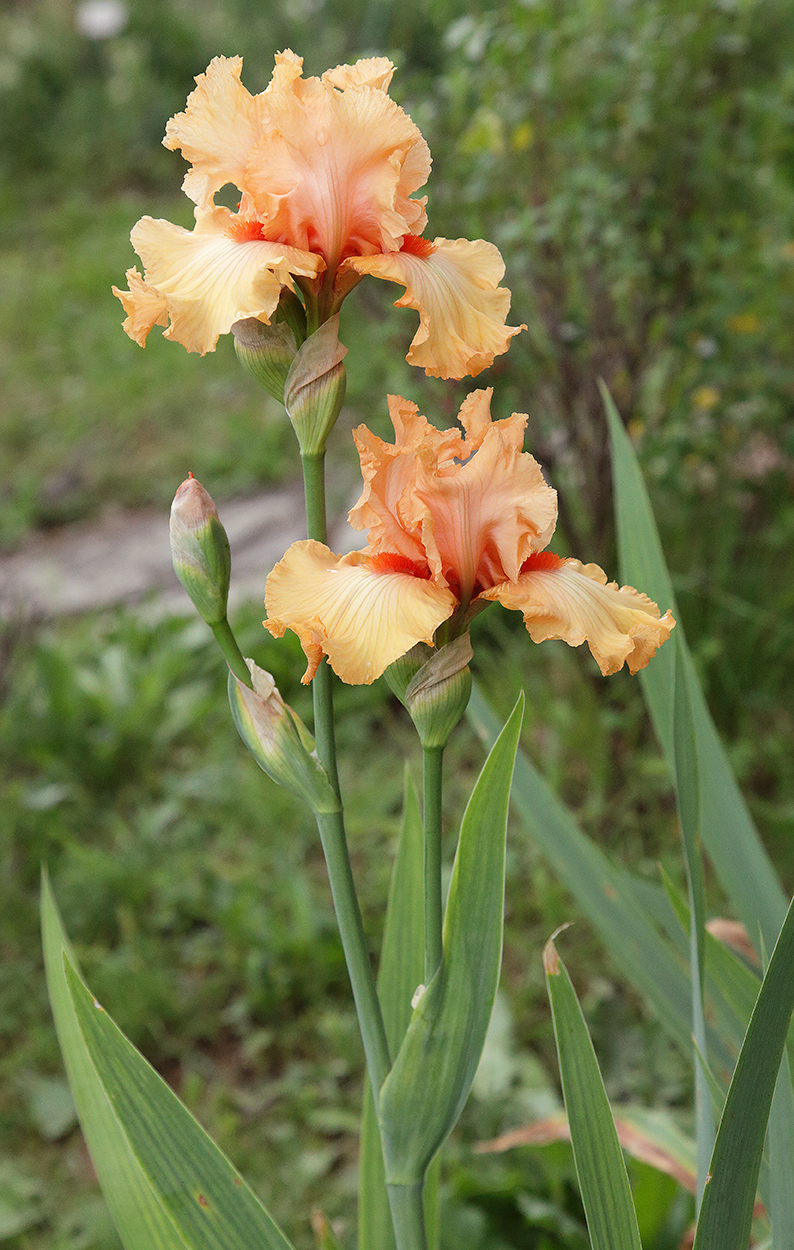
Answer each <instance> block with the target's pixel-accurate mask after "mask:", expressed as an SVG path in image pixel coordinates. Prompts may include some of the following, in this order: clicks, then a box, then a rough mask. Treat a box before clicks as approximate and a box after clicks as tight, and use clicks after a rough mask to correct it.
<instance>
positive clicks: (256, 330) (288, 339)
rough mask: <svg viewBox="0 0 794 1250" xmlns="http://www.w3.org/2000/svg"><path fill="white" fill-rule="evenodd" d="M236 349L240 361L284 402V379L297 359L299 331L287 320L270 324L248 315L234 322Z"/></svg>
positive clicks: (271, 392)
mask: <svg viewBox="0 0 794 1250" xmlns="http://www.w3.org/2000/svg"><path fill="white" fill-rule="evenodd" d="M232 334H233V335H234V350H235V352H236V354H237V359H238V360H239V361H240V364H241V365H242V366H243V368H244V369H245V370H246V372H248V373H250V374H251V377H252V378H254V379H255V380H256V381H257V382H258V383H259V384H260V386H264V388H265V390H267V391H269V392H270V394H271V395H272V396H273V398H274V399H277V400H278V402H279V403H280V404H283V403H284V383H285V382H286V380H287V374H288V373H289V371H290V366H291V364H292V362H293V360H294V359H295V353H296V351H297V347H296V346H295V334H294V333H293V331H292V329H291V328H290V326H288V325H287V323H286V322H284V321H279V322H274V323H272V324H271V325H266V324H265V323H264V322H263V321H259V320H258V318H256V317H245V318H243V320H242V321H235V323H234V325H233V326H232Z"/></svg>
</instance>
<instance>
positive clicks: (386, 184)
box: [244, 58, 430, 268]
mask: <svg viewBox="0 0 794 1250" xmlns="http://www.w3.org/2000/svg"><path fill="white" fill-rule="evenodd" d="M386 65H388V62H385V61H384V60H383V59H382V58H375V59H373V60H372V61H370V62H359V65H358V67H356V66H353V67H350V66H340V67H339V68H338V69H337V70H335V71H331V74H330V76H328V75H327V76H326V77H325V78H323V79H319V78H306V79H303V78H295V77H293V78H292V79H291V80H289V81H288V82H286V81H285V82H284V83H283V84H281V83H280V84H279V86H278V89H277V88H276V82H275V78H274V82H273V83H272V84H271V86H270V87H269V88H268V90H267V91H266V92H265V96H266V118H265V121H264V125H263V130H262V133H261V135H260V137H259V141H258V143H257V144H256V145H255V147H254V148H252V150H251V152H250V154H249V158H248V166H247V169H246V173H245V177H244V183H245V189H246V190H247V191H249V192H250V193H251V194H252V196H253V198H254V202H255V204H256V210H257V216H258V217H259V218H260V219H261V220H262V221H263V222H264V223H265V226H266V229H267V235H268V238H271V239H283V240H285V241H286V242H289V243H290V244H292V245H293V246H294V247H299V248H302V249H304V250H307V251H317V252H320V253H321V254H322V256H323V257H324V258H325V260H326V262H327V264H328V266H329V268H336V266H337V265H338V264H339V262H340V261H341V260H343V259H344V258H345V257H346V256H349V255H357V254H367V253H370V252H379V251H382V250H393V249H395V248H398V247H399V246H400V244H401V242H402V240H403V237H404V236H405V235H406V234H409V233H417V232H418V231H419V230H422V229H424V223H425V222H426V214H425V210H424V203H425V202H424V200H412V199H411V198H410V197H411V195H412V194H413V192H414V191H416V190H417V189H418V188H419V187H421V186H422V185H423V184H424V183H425V182H426V181H427V176H428V174H429V172H430V151H429V149H428V147H427V144H426V143H425V141H424V139H423V138H422V135H421V132H420V131H419V129H418V127H417V126H415V125H414V123H413V122H412V121H411V119H410V117H408V116H407V114H406V113H404V112H403V110H402V109H401V108H399V106H398V105H397V104H395V103H394V101H393V100H392V99H391V98H390V97H389V96H388V95H387V94H386V92H385V90H383V88H382V86H381V85H380V84H381V83H382V82H383V81H385V77H386V69H385V66H386ZM334 79H336V80H338V83H339V84H341V85H342V87H343V89H342V90H339V89H338V86H337V85H334ZM357 79H360V81H357Z"/></svg>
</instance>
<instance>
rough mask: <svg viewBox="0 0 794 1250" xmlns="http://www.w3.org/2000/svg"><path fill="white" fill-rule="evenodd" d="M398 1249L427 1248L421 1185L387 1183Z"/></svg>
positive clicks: (424, 1249)
mask: <svg viewBox="0 0 794 1250" xmlns="http://www.w3.org/2000/svg"><path fill="white" fill-rule="evenodd" d="M386 1189H387V1191H388V1194H389V1207H390V1208H391V1218H392V1224H393V1225H394V1240H395V1242H396V1245H397V1250H427V1234H426V1232H425V1212H424V1204H423V1202H422V1186H421V1185H387V1186H386Z"/></svg>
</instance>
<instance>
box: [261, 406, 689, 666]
mask: <svg viewBox="0 0 794 1250" xmlns="http://www.w3.org/2000/svg"><path fill="white" fill-rule="evenodd" d="M490 405H491V391H490V390H487V391H474V392H472V394H470V395H469V396H468V398H467V399H466V400H465V401H464V404H463V407H462V408H461V411H460V422H461V425H462V426H463V433H461V431H460V430H459V429H449V430H437V429H436V428H435V427H434V426H432V425H431V424H430V423H429V422H428V421H427V420H426V419H425V418H424V417H422V416H420V415H419V412H418V410H417V407H416V405H415V404H411V403H408V402H407V401H406V400H404V399H401V398H399V396H389V412H390V415H391V419H392V424H393V426H394V431H395V441H394V443H393V444H392V443H385V442H383V441H382V440H381V439H380V438H377V437H376V436H375V435H374V434H372V433H371V432H370V431H369V430H368V429H367V427H366V426H363V425H362V426H359V427H358V429H357V430H356V431H354V435H355V439H356V445H357V447H358V452H359V456H360V459H361V471H362V474H363V477H364V491H363V494H362V496H361V498H360V500H359V501H358V503H357V504H356V506H355V507H354V508H353V510H352V512H351V513H350V521H351V523H352V525H353V526H354V527H355V528H356V529H361V530H364V529H365V530H367V531H368V534H367V539H368V545H367V548H366V549H365V550H364V551H354V552H352V553H351V554H350V555H346V556H337V555H334V553H333V552H331V551H330V550H329V549H328V548H327V547H325V546H323V544H322V543H318V542H313V541H304V542H297V543H293V545H292V546H291V547H290V548H289V550H288V551H287V553H286V555H285V556H284V558H283V559H282V560H280V561H279V563H278V564H277V565H276V567H275V568H274V570H273V572H272V573H271V574H270V576H269V577H268V579H267V590H266V596H265V606H266V608H267V613H268V619H267V620H266V621H265V628H266V629H268V630H269V631H270V633H271V634H273V635H274V636H275V637H276V638H280V637H281V636H282V634H283V633H284V632H285V630H287V629H291V630H293V631H294V632H295V633H296V634H297V635H298V637H299V638H300V641H301V644H302V646H303V650H304V652H305V653H306V657H307V659H308V662H309V664H308V668H307V670H306V673H305V675H304V677H303V681H304V682H308V681H311V679H312V677H313V676H314V674H315V672H316V670H317V666H318V665H319V663H320V661H321V659H322V657H323V655H327V656H328V660H329V663H330V664H331V667H332V668H333V669H334V671H335V672H336V673H337V674H338V675H339V677H341V678H342V680H343V681H346V682H350V683H352V684H359V683H367V684H369V683H370V682H372V681H374V680H375V678H376V677H379V676H380V674H381V673H382V672H383V671H384V669H385V668H387V667H388V665H389V664H391V663H393V661H394V660H396V659H398V658H399V657H400V656H401V655H404V654H405V652H406V651H408V650H410V648H411V647H412V646H414V645H415V644H416V643H417V642H426V643H430V644H432V642H433V636H434V634H435V631H436V630H437V629H438V627H439V626H440V625H441V624H443V622H444V621H447V620H450V618H452V617H454V618H455V619H454V622H452V623H451V624H452V629H451V631H450V632H451V633H453V634H454V633H455V632H458V633H460V632H462V631H463V629H465V627H466V625H467V623H468V621H469V620H470V619H471V618H472V616H474V615H475V614H476V613H477V612H478V611H479V610H480V609H481V608H483V607H485V606H486V604H487V602H488V601H490V600H494V599H495V600H498V601H499V602H500V603H501V604H503V605H504V606H505V607H507V608H516V609H517V610H518V611H520V612H522V613H523V615H524V621H525V623H526V626H527V629H528V630H529V634H530V637H531V638H532V639H533V641H534V642H542V641H544V640H545V639H547V638H561V639H563V640H564V641H565V642H567V643H569V644H570V645H571V646H578V645H579V644H580V643H582V642H587V643H588V645H589V647H590V650H591V652H592V654H593V656H594V657H595V659H596V661H597V663H598V665H599V668H600V669H601V672H602V673H603V674H604V675H605V676H606V675H608V674H610V673H615V672H617V671H618V670H619V669H621V668H622V667H623V665H624V664H628V666H629V669H630V670H631V672H632V673H636V672H637V671H638V669H641V668H644V667H645V665H646V664H647V663H648V661H649V660H650V658H651V656H652V655H653V654H654V652H655V651H656V650H657V648H658V647H660V646H661V644H662V643H663V642H664V641H665V639H666V638H667V637H668V636H669V634H670V630H671V629H672V628H673V626H674V624H675V621H674V620H673V618H672V616H671V615H670V613H669V611H668V612H666V613H665V615H664V616H661V614H660V612H659V609H658V607H657V606H656V604H655V603H653V602H652V601H651V600H650V599H649V598H648V596H647V595H643V594H640V593H639V592H638V591H636V590H634V589H633V588H632V587H631V586H623V587H618V586H617V584H616V583H615V582H611V583H609V584H608V583H607V579H606V574H605V573H603V572H602V570H601V569H600V568H599V567H598V565H596V564H582V563H580V561H579V560H572V559H561V558H560V557H559V556H556V555H553V554H552V553H551V552H549V551H546V550H544V549H545V547H546V546H547V544H548V542H549V540H550V539H551V536H552V534H553V532H554V527H555V525H556V521H557V494H556V491H554V490H552V489H551V487H550V486H547V484H546V482H545V481H544V480H543V475H542V473H541V470H540V465H539V464H538V463H537V461H536V460H535V459H534V458H533V457H532V456H531V455H529V454H527V453H526V452H524V451H523V450H522V447H523V441H524V427H525V425H526V422H527V418H526V416H523V415H521V414H519V413H514V414H513V415H512V416H511V417H508V418H506V419H505V420H503V421H492V420H491V413H490Z"/></svg>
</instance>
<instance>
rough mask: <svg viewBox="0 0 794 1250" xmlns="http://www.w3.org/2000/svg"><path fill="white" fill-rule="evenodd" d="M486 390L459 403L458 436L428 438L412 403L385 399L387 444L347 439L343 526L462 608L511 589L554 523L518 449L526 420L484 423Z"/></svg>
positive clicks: (538, 477) (551, 498)
mask: <svg viewBox="0 0 794 1250" xmlns="http://www.w3.org/2000/svg"><path fill="white" fill-rule="evenodd" d="M491 395H492V392H491V391H490V390H487V391H472V392H471V394H470V395H468V396H467V398H466V399H465V400H464V402H463V406H462V407H461V410H460V422H461V425H462V426H463V429H464V431H465V435H463V434H461V431H460V430H459V429H455V428H453V429H449V430H437V429H436V428H435V427H434V426H432V425H431V424H430V423H429V421H427V420H426V419H425V418H424V417H422V416H420V415H419V412H418V409H417V407H416V405H415V404H410V403H408V402H407V401H406V400H404V399H401V398H400V397H399V396H394V395H390V396H389V412H390V415H391V419H392V423H393V425H394V429H395V441H394V443H393V444H391V443H386V442H384V441H383V440H382V439H380V438H378V437H377V436H376V435H374V434H372V433H371V431H370V430H368V429H367V428H366V426H363V425H362V426H359V428H358V429H357V430H355V431H354V436H355V439H356V445H357V447H358V452H359V456H360V459H361V472H362V475H363V477H364V491H363V494H362V496H361V499H360V500H359V502H358V503H357V505H356V506H355V508H354V509H353V510H352V512H351V513H350V521H351V524H352V525H354V526H355V527H356V528H357V529H367V530H368V541H369V544H370V548H371V550H373V551H375V552H379V551H400V552H402V553H403V554H404V555H406V556H408V557H410V558H411V559H413V560H417V561H422V562H423V563H425V564H426V565H427V566H428V567H429V569H430V571H431V573H432V575H433V578H434V580H436V581H437V582H438V583H439V584H440V585H449V586H451V588H452V589H453V591H454V592H455V594H456V595H457V596H458V597H459V598H460V599H461V601H463V602H466V601H468V599H469V598H470V596H471V595H472V593H473V592H475V588H476V591H477V592H479V591H480V590H483V589H487V588H489V587H491V586H493V585H494V584H496V583H500V582H503V581H506V580H511V581H515V579H516V578H517V577H518V574H519V572H520V569H521V566H522V564H523V563H524V561H525V560H526V559H527V557H528V556H530V555H531V554H532V552H534V551H539V550H541V549H542V548H543V547H545V546H546V544H547V543H548V541H549V539H550V538H551V535H552V533H553V532H554V526H555V524H556V520H557V496H556V492H555V491H553V490H552V489H551V487H549V486H547V485H546V483H545V481H544V480H543V475H542V473H541V470H540V465H539V464H538V463H537V461H536V460H535V459H533V457H532V456H530V455H528V454H527V453H525V452H523V451H522V447H523V443H524V426H525V425H526V420H527V418H526V417H525V416H523V415H522V414H520V413H513V415H512V417H508V418H506V419H505V420H503V421H495V422H494V421H492V420H491V411H490V404H491Z"/></svg>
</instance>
